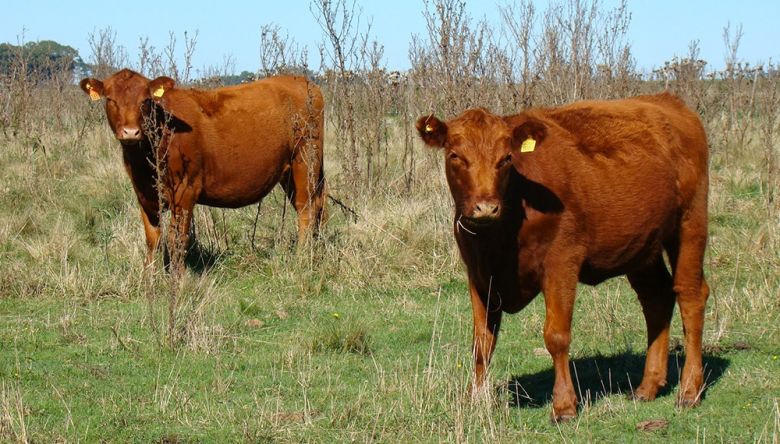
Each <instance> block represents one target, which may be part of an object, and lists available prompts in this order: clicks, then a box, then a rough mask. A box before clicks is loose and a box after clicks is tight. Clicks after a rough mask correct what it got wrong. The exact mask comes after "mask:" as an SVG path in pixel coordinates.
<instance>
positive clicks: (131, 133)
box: [120, 127, 141, 139]
mask: <svg viewBox="0 0 780 444" xmlns="http://www.w3.org/2000/svg"><path fill="white" fill-rule="evenodd" d="M140 135H141V129H140V128H133V127H124V128H122V131H121V132H120V138H121V139H137V138H139V137H140Z"/></svg>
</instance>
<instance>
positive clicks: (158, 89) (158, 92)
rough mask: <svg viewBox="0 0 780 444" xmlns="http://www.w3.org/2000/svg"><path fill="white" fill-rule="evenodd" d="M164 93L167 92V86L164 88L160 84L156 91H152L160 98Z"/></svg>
mask: <svg viewBox="0 0 780 444" xmlns="http://www.w3.org/2000/svg"><path fill="white" fill-rule="evenodd" d="M163 94H165V88H163V87H162V86H158V87H157V89H155V90H154V92H152V95H153V96H154V97H156V98H158V99H159V98H160V97H162V96H163Z"/></svg>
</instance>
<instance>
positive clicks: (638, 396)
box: [626, 389, 655, 402]
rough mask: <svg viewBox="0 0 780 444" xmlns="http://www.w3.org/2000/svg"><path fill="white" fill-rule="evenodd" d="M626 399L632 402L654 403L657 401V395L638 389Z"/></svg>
mask: <svg viewBox="0 0 780 444" xmlns="http://www.w3.org/2000/svg"><path fill="white" fill-rule="evenodd" d="M626 398H628V399H629V400H631V401H642V402H647V401H652V400H654V399H655V393H649V392H647V391H645V390H642V389H637V390H635V391H633V392H631V393H629V394H627V395H626Z"/></svg>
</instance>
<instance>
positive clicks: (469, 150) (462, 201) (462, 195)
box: [417, 109, 513, 226]
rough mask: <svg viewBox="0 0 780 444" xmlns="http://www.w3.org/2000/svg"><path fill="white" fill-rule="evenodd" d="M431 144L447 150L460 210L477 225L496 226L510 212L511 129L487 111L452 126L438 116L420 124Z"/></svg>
mask: <svg viewBox="0 0 780 444" xmlns="http://www.w3.org/2000/svg"><path fill="white" fill-rule="evenodd" d="M417 131H418V132H419V133H420V137H421V138H422V140H423V142H425V144H426V145H428V146H431V147H437V148H442V149H443V150H444V155H445V171H446V174H447V182H448V183H449V186H450V192H451V193H452V198H453V200H454V201H455V207H456V211H457V213H458V215H459V217H460V218H461V219H460V221H461V223H463V222H465V223H468V224H470V225H472V226H483V225H488V224H491V223H493V222H496V221H498V220H499V219H500V217H501V215H502V212H503V211H504V210H505V208H504V206H505V199H504V198H505V195H506V191H507V189H508V186H509V181H510V176H511V175H512V174H513V173H512V171H513V170H512V154H511V147H512V143H513V140H512V139H513V132H512V128H511V127H510V126H509V125H508V124H507V122H506V121H505V120H504V119H503V118H501V117H499V116H495V115H493V114H491V113H489V112H487V111H486V110H484V109H474V110H468V111H466V112H464V113H463V114H461V115H460V116H458V117H456V118H455V119H452V120H450V121H448V122H446V123H445V122H442V121H441V120H439V119H437V118H436V117H434V116H433V115H430V116H423V117H421V118H420V119H418V120H417Z"/></svg>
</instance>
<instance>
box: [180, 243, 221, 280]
mask: <svg viewBox="0 0 780 444" xmlns="http://www.w3.org/2000/svg"><path fill="white" fill-rule="evenodd" d="M223 256H224V254H222V253H220V252H218V251H214V250H212V249H210V248H206V247H205V246H203V245H202V244H201V243H200V242H194V243H193V245H191V246H190V248H189V249H187V255H186V256H185V257H184V266H185V267H187V268H189V269H190V270H192V271H193V272H194V273H197V274H203V273H204V272H205V271H208V269H210V268H211V267H213V266H214V265H216V264H217V262H219V261H220V260H221V259H222V258H223Z"/></svg>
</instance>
